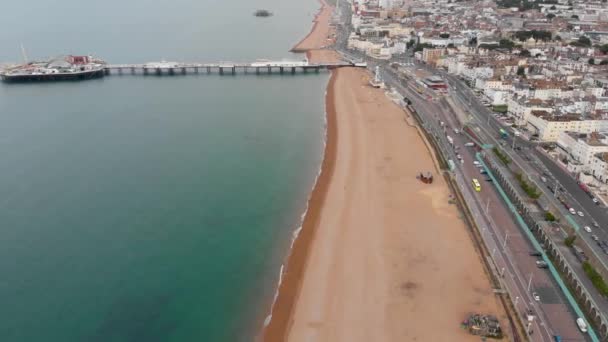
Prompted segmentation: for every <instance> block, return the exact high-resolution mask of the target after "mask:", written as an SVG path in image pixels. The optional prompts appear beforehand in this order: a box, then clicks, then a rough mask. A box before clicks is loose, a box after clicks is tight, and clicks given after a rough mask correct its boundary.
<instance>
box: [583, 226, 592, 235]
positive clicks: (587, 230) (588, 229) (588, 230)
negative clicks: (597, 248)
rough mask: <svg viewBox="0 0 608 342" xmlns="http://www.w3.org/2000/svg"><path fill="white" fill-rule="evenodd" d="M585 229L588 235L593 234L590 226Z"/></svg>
mask: <svg viewBox="0 0 608 342" xmlns="http://www.w3.org/2000/svg"><path fill="white" fill-rule="evenodd" d="M583 229H584V230H585V231H586V232H587V233H591V228H590V227H589V226H584V227H583Z"/></svg>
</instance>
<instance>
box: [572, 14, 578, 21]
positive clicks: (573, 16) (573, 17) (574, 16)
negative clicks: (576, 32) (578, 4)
mask: <svg viewBox="0 0 608 342" xmlns="http://www.w3.org/2000/svg"><path fill="white" fill-rule="evenodd" d="M570 18H572V19H576V20H578V15H576V14H573V15H572V16H571V17H570Z"/></svg>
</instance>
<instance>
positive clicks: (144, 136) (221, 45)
mask: <svg viewBox="0 0 608 342" xmlns="http://www.w3.org/2000/svg"><path fill="white" fill-rule="evenodd" d="M318 7H319V3H317V2H316V1H314V0H306V1H296V0H283V1H279V0H254V1H251V0H232V1H218V0H173V1H158V0H129V1H122V0H104V1H82V0H59V1H57V0H36V1H10V2H6V3H3V6H2V13H3V19H2V21H0V46H2V49H0V61H2V62H20V61H22V60H23V58H24V57H25V58H27V60H34V59H43V58H47V57H53V56H57V55H61V54H94V55H95V56H97V57H100V58H102V59H105V60H106V61H107V62H109V63H117V64H118V63H144V62H151V61H161V60H166V61H177V62H180V61H194V62H199V61H200V62H215V61H232V62H245V61H255V60H256V59H290V60H293V59H297V60H300V59H303V58H304V56H303V55H295V54H291V53H290V52H288V50H289V49H290V48H291V47H292V46H293V45H294V44H295V43H296V42H297V41H298V40H299V39H301V38H303V37H304V36H305V35H306V34H307V33H308V31H309V30H310V28H311V26H312V20H313V17H314V14H315V13H316V11H317V9H318ZM257 9H268V10H270V11H272V12H273V13H274V15H273V16H272V17H269V18H258V17H255V16H253V12H254V11H255V10H257ZM21 46H23V47H24V48H23V50H24V51H25V56H23V53H22V49H21ZM328 79H329V75H328V74H327V73H326V72H321V73H320V74H314V73H309V74H296V75H290V74H286V75H276V74H275V75H259V76H258V75H252V74H249V75H243V74H238V73H237V75H236V76H231V75H225V76H220V75H213V74H212V75H207V74H201V75H186V76H161V77H158V76H145V77H144V76H143V75H137V76H131V75H124V76H118V75H112V76H107V77H105V78H102V79H98V80H89V81H82V82H63V83H38V84H34V83H28V84H0V303H1V305H0V341H2V342H33V341H58V342H71V341H78V342H80V341H83V342H84V341H91V342H96V341H99V342H101V341H103V342H127V341H128V342H144V341H145V342H154V341H159V342H160V341H163V342H171V341H180V342H181V341H211V342H215V341H218V342H222V341H230V342H232V341H253V340H254V338H255V336H256V333H258V332H259V331H260V329H261V327H262V323H263V320H264V318H265V315H266V314H267V313H268V312H269V310H270V304H271V302H272V299H273V296H274V293H275V290H276V285H277V281H278V279H279V270H280V268H281V265H282V264H283V262H284V261H285V257H286V255H287V254H288V252H289V248H290V244H291V241H292V238H293V235H294V232H295V231H296V230H297V228H298V226H299V225H300V223H301V220H302V214H303V213H304V211H305V209H306V202H307V198H308V196H309V193H310V191H311V189H312V187H313V185H314V182H315V179H316V176H317V174H318V172H319V168H320V164H321V160H322V155H323V147H324V134H325V113H324V93H325V87H326V84H327V81H328Z"/></svg>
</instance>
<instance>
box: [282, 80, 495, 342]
mask: <svg viewBox="0 0 608 342" xmlns="http://www.w3.org/2000/svg"><path fill="white" fill-rule="evenodd" d="M333 77H335V79H334V82H332V84H331V86H332V87H333V91H332V92H331V94H332V97H333V99H331V101H329V102H328V103H329V104H330V105H333V106H334V108H333V109H334V111H335V113H333V114H332V115H335V122H336V135H337V139H335V143H336V145H337V146H336V147H335V156H336V160H335V164H334V169H333V172H332V174H331V175H329V176H330V180H329V182H327V185H328V188H327V190H326V192H325V193H326V197H325V198H324V200H323V204H322V206H321V208H320V211H319V212H318V214H319V217H318V218H317V219H316V221H317V222H318V223H317V225H316V227H315V228H316V230H315V234H314V236H313V239H312V241H311V245H310V250H309V256H308V259H307V260H306V262H305V268H304V273H303V278H302V279H301V284H300V290H299V291H298V295H297V299H296V301H295V305H294V307H293V311H292V313H291V317H290V320H289V326H288V330H287V335H286V336H287V338H286V340H287V341H296V342H297V341H477V340H479V338H475V337H474V336H471V335H469V334H467V333H466V332H464V331H463V330H461V329H460V327H459V323H460V322H461V321H462V320H463V319H464V318H466V316H467V314H468V313H471V312H482V313H494V314H496V315H498V316H504V315H503V314H502V311H501V309H500V307H499V303H498V301H497V300H496V298H495V297H494V294H493V292H492V289H491V286H490V283H489V280H488V279H487V278H486V275H485V273H484V271H483V268H482V264H481V261H480V259H479V257H478V255H477V254H476V252H475V249H474V247H473V244H472V242H471V240H470V237H469V235H468V233H467V230H466V227H465V225H464V223H463V221H462V220H461V219H460V217H459V212H458V210H457V208H456V207H455V206H454V205H452V204H449V203H448V198H449V191H448V187H447V184H446V183H445V181H444V180H443V178H442V177H441V176H439V175H438V174H437V170H435V166H434V163H433V160H432V158H431V156H430V154H429V152H428V150H427V148H426V147H425V145H424V143H423V141H422V140H421V138H420V136H419V135H418V133H417V131H416V128H415V127H411V126H409V125H408V124H406V122H405V120H404V118H405V113H404V112H403V111H402V110H401V109H400V108H399V107H397V106H396V105H394V104H393V103H392V102H390V101H388V99H387V98H386V97H385V95H384V93H383V91H381V90H378V89H373V88H371V87H369V86H368V85H367V80H368V77H369V76H368V73H367V72H366V71H363V70H357V69H352V68H348V69H340V70H338V71H337V72H335V74H334V76H333ZM328 114H329V113H328ZM421 171H432V172H433V173H434V175H435V182H434V183H433V184H431V185H427V184H423V183H422V182H420V181H418V180H417V179H416V177H415V176H416V174H417V173H419V172H421Z"/></svg>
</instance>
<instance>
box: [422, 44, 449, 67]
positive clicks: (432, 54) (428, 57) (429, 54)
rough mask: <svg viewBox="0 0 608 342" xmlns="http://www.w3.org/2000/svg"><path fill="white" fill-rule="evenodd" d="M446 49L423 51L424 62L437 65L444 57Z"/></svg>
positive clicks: (426, 49) (425, 49)
mask: <svg viewBox="0 0 608 342" xmlns="http://www.w3.org/2000/svg"><path fill="white" fill-rule="evenodd" d="M444 51H445V50H444V49H428V48H424V49H422V61H423V62H425V63H426V64H430V65H435V63H436V61H437V60H438V59H439V58H440V57H441V56H443V54H444Z"/></svg>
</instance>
